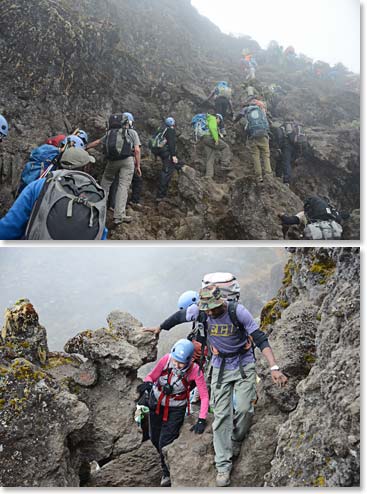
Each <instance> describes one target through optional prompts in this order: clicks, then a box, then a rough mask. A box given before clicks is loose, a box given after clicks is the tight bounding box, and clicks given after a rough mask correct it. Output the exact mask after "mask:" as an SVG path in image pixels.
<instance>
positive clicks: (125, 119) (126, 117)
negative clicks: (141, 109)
mask: <svg viewBox="0 0 367 494" xmlns="http://www.w3.org/2000/svg"><path fill="white" fill-rule="evenodd" d="M134 120H135V119H134V115H133V114H132V113H130V112H128V111H125V112H124V113H123V114H122V125H125V124H127V123H129V127H132V126H133V123H134Z"/></svg>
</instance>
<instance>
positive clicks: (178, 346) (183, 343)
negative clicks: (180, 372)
mask: <svg viewBox="0 0 367 494" xmlns="http://www.w3.org/2000/svg"><path fill="white" fill-rule="evenodd" d="M194 349H195V347H194V345H193V343H191V341H190V340H185V339H182V340H178V341H176V343H175V344H174V345H173V347H172V350H171V357H172V358H174V359H175V360H177V361H178V362H181V363H182V364H186V365H189V364H190V362H191V359H192V356H193V354H194Z"/></svg>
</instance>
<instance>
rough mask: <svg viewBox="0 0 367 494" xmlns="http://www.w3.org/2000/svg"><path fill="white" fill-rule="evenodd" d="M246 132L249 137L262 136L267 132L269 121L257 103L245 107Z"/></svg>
mask: <svg viewBox="0 0 367 494" xmlns="http://www.w3.org/2000/svg"><path fill="white" fill-rule="evenodd" d="M245 115H246V119H247V124H246V132H247V134H248V136H249V137H250V138H252V137H264V136H267V135H268V132H269V122H268V119H267V118H266V115H265V113H264V112H263V110H262V109H261V108H260V107H259V106H257V105H251V106H249V107H247V109H246V113H245Z"/></svg>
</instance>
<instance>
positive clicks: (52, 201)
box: [25, 170, 107, 240]
mask: <svg viewBox="0 0 367 494" xmlns="http://www.w3.org/2000/svg"><path fill="white" fill-rule="evenodd" d="M106 209H107V208H106V195H105V192H104V190H103V189H102V187H101V186H100V185H99V184H98V183H97V182H96V181H95V180H94V178H93V177H91V176H90V175H88V173H84V172H81V171H77V170H74V171H73V170H58V171H56V172H54V173H52V175H51V176H50V177H49V178H48V179H47V180H46V182H45V184H44V186H43V188H42V190H41V193H40V195H39V197H38V199H37V201H36V203H35V205H34V207H33V210H32V213H31V216H30V219H29V222H28V225H27V229H26V233H25V239H26V240H100V239H101V238H102V236H103V232H104V227H105V222H106Z"/></svg>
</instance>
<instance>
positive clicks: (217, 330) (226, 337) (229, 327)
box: [186, 304, 259, 370]
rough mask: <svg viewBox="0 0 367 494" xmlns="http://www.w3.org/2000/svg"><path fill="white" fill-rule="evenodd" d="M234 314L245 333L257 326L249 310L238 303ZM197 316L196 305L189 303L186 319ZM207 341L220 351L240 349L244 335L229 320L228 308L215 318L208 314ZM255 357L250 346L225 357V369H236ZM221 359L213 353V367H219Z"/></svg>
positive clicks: (244, 341) (230, 351)
mask: <svg viewBox="0 0 367 494" xmlns="http://www.w3.org/2000/svg"><path fill="white" fill-rule="evenodd" d="M236 315H237V319H238V321H239V322H241V323H242V324H243V325H244V327H245V329H246V331H247V334H251V333H253V332H254V331H256V330H257V329H259V326H258V324H257V322H256V321H255V320H254V318H253V317H252V315H251V314H250V312H249V311H248V310H247V309H246V308H245V307H244V306H243V305H242V304H238V305H237V309H236ZM198 316H199V308H198V306H197V305H195V304H193V305H191V306H190V307H189V308H188V309H187V311H186V319H187V321H194V320H196V319H197V318H198ZM207 324H208V343H209V345H211V346H213V347H215V348H216V349H217V350H219V351H220V352H222V353H234V352H236V351H239V350H241V349H242V348H243V347H244V345H245V343H246V341H247V338H246V335H244V334H243V332H242V331H240V330H239V329H237V328H236V327H235V326H234V324H233V323H232V321H231V318H230V316H229V313H228V310H226V311H225V312H224V314H223V315H222V316H220V317H218V318H216V319H214V318H211V317H209V316H208V318H207ZM254 361H255V358H254V355H253V352H252V349H251V348H250V349H249V350H248V351H247V352H246V353H244V354H242V355H237V356H236V357H230V358H226V363H225V369H227V370H234V369H237V367H238V366H239V364H240V363H241V365H242V366H245V365H247V364H249V363H251V362H254ZM221 362H222V359H221V358H220V357H219V356H216V355H213V357H212V365H213V367H220V364H221Z"/></svg>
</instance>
